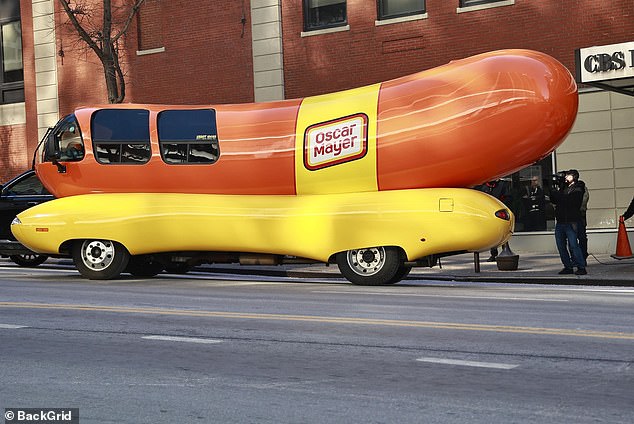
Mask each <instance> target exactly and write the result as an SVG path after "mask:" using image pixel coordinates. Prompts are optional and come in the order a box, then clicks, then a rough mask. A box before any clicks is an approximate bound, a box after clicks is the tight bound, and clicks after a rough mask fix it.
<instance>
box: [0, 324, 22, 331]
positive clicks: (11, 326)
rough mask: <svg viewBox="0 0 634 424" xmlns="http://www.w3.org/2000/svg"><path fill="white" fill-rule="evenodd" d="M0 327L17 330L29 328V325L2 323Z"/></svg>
mask: <svg viewBox="0 0 634 424" xmlns="http://www.w3.org/2000/svg"><path fill="white" fill-rule="evenodd" d="M0 328H6V329H10V330H15V329H18V328H29V326H28V325H13V324H0Z"/></svg>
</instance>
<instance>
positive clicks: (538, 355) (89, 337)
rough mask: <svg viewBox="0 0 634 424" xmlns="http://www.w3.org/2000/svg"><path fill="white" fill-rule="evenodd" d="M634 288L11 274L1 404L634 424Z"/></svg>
mask: <svg viewBox="0 0 634 424" xmlns="http://www.w3.org/2000/svg"><path fill="white" fill-rule="evenodd" d="M633 362H634V290H633V289H624V288H610V287H601V288H592V287H578V286H575V287H567V286H532V285H518V284H482V283H478V284H476V283H455V284H450V283H446V282H437V283H434V282H430V281H425V282H415V281H413V282H410V281H408V282H407V284H403V283H401V284H399V285H396V286H390V287H375V288H368V287H357V286H352V285H350V284H347V283H345V282H344V281H343V280H342V281H336V280H335V281H333V280H332V279H329V280H328V281H323V282H320V281H317V280H310V281H308V280H299V279H297V280H293V279H281V278H271V279H265V278H257V277H253V276H251V277H247V276H245V277H240V276H231V275H203V274H201V275H197V274H194V275H191V276H181V277H178V276H169V275H164V276H162V277H159V278H154V279H145V280H144V279H132V278H129V279H122V280H117V281H109V282H94V281H87V280H83V279H82V278H81V277H79V274H78V273H77V272H76V271H74V270H72V269H70V268H66V269H64V268H55V267H53V268H48V269H47V268H38V269H33V270H28V269H21V268H18V267H13V266H9V265H3V266H0V381H1V382H2V384H0V410H3V408H7V407H31V408H45V407H46V408H50V407H63V408H79V413H80V422H81V423H82V424H85V423H342V422H363V423H396V422H398V423H486V424H490V423H575V424H577V423H628V424H630V423H632V422H634V395H633V393H634V367H633Z"/></svg>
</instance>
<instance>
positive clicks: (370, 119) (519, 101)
mask: <svg viewBox="0 0 634 424" xmlns="http://www.w3.org/2000/svg"><path fill="white" fill-rule="evenodd" d="M368 99H370V100H368ZM372 99H375V100H372ZM577 102H578V97H577V87H576V84H575V82H574V79H573V77H572V75H571V74H570V72H569V71H568V70H567V69H566V68H565V67H564V66H563V65H561V64H560V63H559V62H557V61H556V60H555V59H553V58H552V57H550V56H548V55H545V54H543V53H538V52H534V51H529V50H505V51H497V52H490V53H485V54H482V55H478V56H473V57H470V58H467V59H463V60H457V61H454V62H451V63H449V64H447V65H444V66H441V67H438V68H434V69H431V70H428V71H423V72H420V73H417V74H414V75H410V76H406V77H402V78H398V79H395V80H392V81H387V82H384V83H382V84H376V85H374V86H369V87H363V88H360V89H355V90H349V91H345V92H338V93H333V94H329V95H324V96H317V97H313V98H306V99H296V100H286V101H279V102H270V103H252V104H236V105H216V106H208V108H213V109H215V111H216V121H217V131H218V140H219V146H220V158H219V159H218V161H217V162H215V163H213V164H193V165H168V164H166V163H165V162H163V160H162V158H161V155H160V151H159V142H158V139H157V124H156V118H157V114H158V113H159V112H160V111H162V110H169V109H200V108H204V106H166V105H134V104H127V105H108V106H104V108H137V109H147V110H149V111H150V121H149V126H150V143H151V149H152V157H151V159H150V160H149V162H147V163H145V164H142V165H131V164H100V163H97V161H96V160H95V157H94V154H93V144H92V140H91V129H90V122H91V116H92V114H93V112H94V111H96V110H98V109H99V108H84V109H78V110H77V111H75V116H76V119H77V122H78V124H79V127H80V129H81V132H82V137H83V143H84V149H85V155H84V158H83V159H82V160H81V161H78V162H65V163H64V165H66V168H67V169H66V172H65V173H60V172H58V168H57V167H56V166H55V165H53V164H52V163H51V162H43V163H38V164H37V167H36V170H37V173H38V175H39V177H40V179H41V180H42V182H43V183H44V185H45V186H46V187H47V188H48V189H49V190H50V191H51V192H52V193H53V194H54V195H56V196H58V197H64V196H70V195H77V194H86V193H99V192H178V193H209V194H279V195H294V194H298V193H302V194H304V193H307V194H311V193H313V194H320V193H322V194H323V193H330V192H346V191H350V192H352V191H371V190H398V189H408V188H427V187H470V186H473V185H475V184H479V183H482V182H484V181H487V180H491V179H494V178H497V177H501V176H504V175H508V174H509V173H512V172H514V171H517V170H519V169H521V168H523V167H526V166H528V165H530V164H532V163H534V162H536V161H537V160H539V159H541V158H543V157H545V156H546V155H548V154H549V153H551V152H552V151H553V150H554V149H555V148H556V147H557V146H558V145H559V144H561V142H562V141H563V140H564V138H565V137H566V135H567V134H568V133H569V131H570V129H571V127H572V125H573V123H574V120H575V118H576V113H577ZM350 117H352V118H350ZM351 119H352V120H351ZM354 119H356V121H354ZM351 122H352V123H354V122H360V123H363V122H365V128H364V132H361V133H360V134H362V136H360V137H361V138H363V137H365V139H363V140H361V142H362V143H365V144H364V145H363V148H364V149H365V150H361V151H360V153H358V154H349V155H347V156H346V155H343V154H342V157H345V158H344V159H338V158H336V157H333V158H331V159H328V158H326V159H318V160H323V161H324V162H323V163H322V162H318V163H317V165H315V164H314V163H312V162H311V163H308V162H307V161H310V160H312V158H311V157H310V156H309V149H310V148H311V147H310V146H311V145H310V141H309V138H310V134H311V131H312V132H315V133H317V132H319V131H321V128H323V129H324V130H323V131H322V133H324V134H326V133H329V134H335V135H337V134H340V133H342V134H343V133H345V132H342V131H336V130H332V128H336V126H337V125H342V124H341V123H343V124H345V125H352V124H351ZM361 125H363V124H361ZM315 128H317V130H315ZM355 128H358V126H357V127H355ZM355 134H356V133H355ZM321 137H322V138H321V139H320V141H322V140H324V137H323V135H322V136H321ZM358 138H359V137H357V139H355V141H359V140H358ZM328 142H331V140H330V137H329V138H328ZM332 142H338V146H339V147H341V146H347V145H348V144H349V143H348V144H346V143H344V142H342V140H338V141H337V140H334V141H332ZM318 147H320V148H321V147H323V145H322V146H318ZM314 149H315V148H314V146H313V150H314ZM314 151H316V150H314ZM321 151H322V152H323V151H324V149H322V150H321ZM325 151H326V152H327V151H328V149H325ZM316 160H317V159H316ZM363 161H365V164H364V162H363ZM359 164H364V165H363V166H361V167H360V166H359ZM366 165H367V166H366ZM360 170H361V171H360ZM366 170H369V171H367V172H366ZM300 176H301V178H300ZM322 181H323V184H322V183H321V182H322ZM351 181H354V184H352V183H351ZM360 187H361V188H360Z"/></svg>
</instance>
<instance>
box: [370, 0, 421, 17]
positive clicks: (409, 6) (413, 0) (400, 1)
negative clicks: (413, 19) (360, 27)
mask: <svg viewBox="0 0 634 424" xmlns="http://www.w3.org/2000/svg"><path fill="white" fill-rule="evenodd" d="M420 13H425V0H379V19H390V18H397V17H400V16H407V15H415V14H420Z"/></svg>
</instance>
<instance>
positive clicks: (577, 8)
mask: <svg viewBox="0 0 634 424" xmlns="http://www.w3.org/2000/svg"><path fill="white" fill-rule="evenodd" d="M426 3H427V13H428V18H427V19H424V20H419V21H414V22H406V23H398V24H393V25H384V26H378V27H377V26H375V24H374V22H375V20H376V17H377V11H376V0H348V1H347V12H348V23H349V25H350V30H349V31H345V32H337V33H332V34H324V35H316V36H311V37H304V38H302V37H300V33H301V31H302V30H303V18H302V0H284V1H283V2H282V22H283V33H284V68H285V75H284V76H285V91H286V97H287V98H296V97H304V96H307V95H314V94H320V93H325V92H330V91H336V90H342V89H346V88H353V87H357V86H360V85H365V84H372V83H376V82H380V81H384V80H387V79H391V78H396V77H399V76H402V75H406V74H409V73H413V72H417V71H420V70H424V69H428V68H431V67H435V66H439V65H442V64H444V63H447V62H449V61H450V60H453V59H460V58H463V57H467V56H471V55H474V54H477V53H481V52H484V51H490V50H497V49H505V48H527V49H534V50H539V51H543V52H545V53H548V54H550V55H552V56H554V57H556V58H557V59H559V60H560V61H561V62H562V63H564V64H565V65H566V66H567V67H568V68H569V69H570V70H571V71H573V72H574V50H575V49H577V48H581V47H589V46H593V45H604V44H613V43H620V42H625V41H634V19H633V15H634V9H633V8H632V1H631V0H614V1H609V2H607V1H596V0H576V1H572V0H515V4H514V5H512V6H503V7H496V8H491V9H485V10H479V11H474V12H468V13H460V14H457V13H456V8H457V6H458V0H427V2H426Z"/></svg>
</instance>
